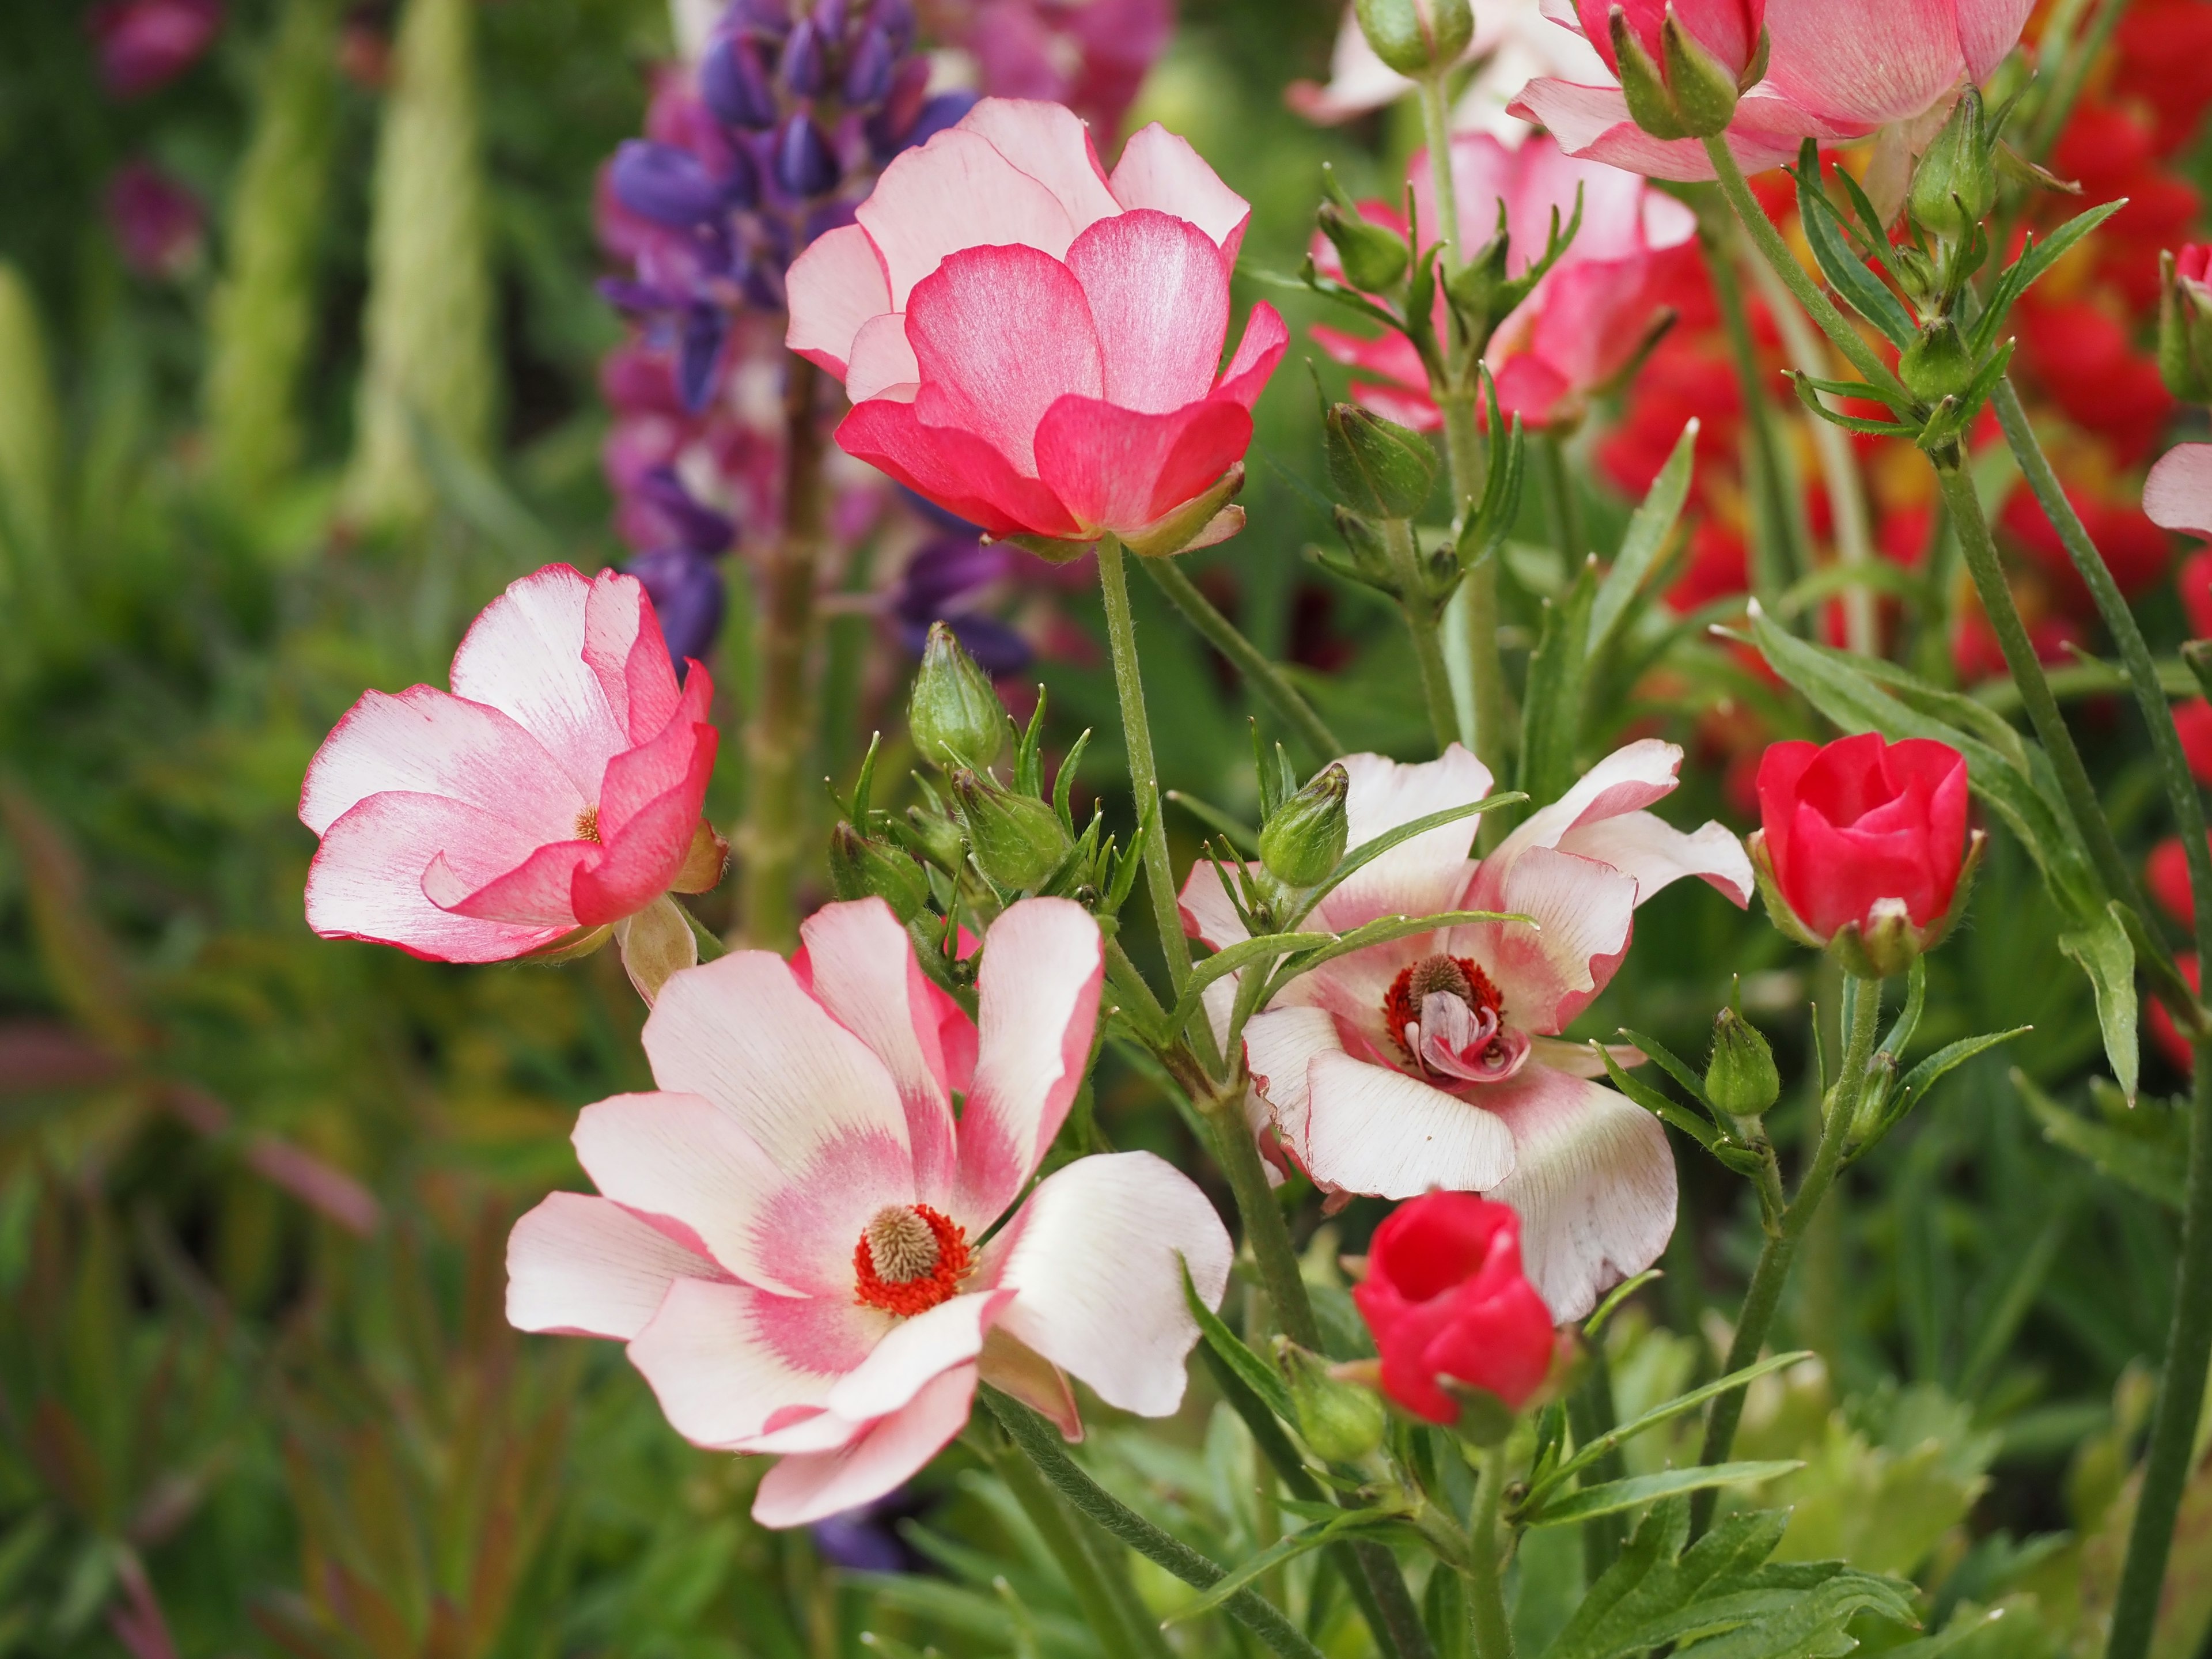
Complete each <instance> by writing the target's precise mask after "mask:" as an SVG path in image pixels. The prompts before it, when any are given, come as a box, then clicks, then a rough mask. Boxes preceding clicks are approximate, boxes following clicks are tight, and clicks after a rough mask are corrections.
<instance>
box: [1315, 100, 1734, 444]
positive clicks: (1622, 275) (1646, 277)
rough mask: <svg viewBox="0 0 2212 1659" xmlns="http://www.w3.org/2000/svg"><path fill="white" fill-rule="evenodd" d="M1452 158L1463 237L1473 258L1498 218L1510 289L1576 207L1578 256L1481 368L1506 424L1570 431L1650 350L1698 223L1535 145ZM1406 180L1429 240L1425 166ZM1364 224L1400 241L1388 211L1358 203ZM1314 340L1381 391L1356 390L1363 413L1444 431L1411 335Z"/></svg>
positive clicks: (1462, 144)
mask: <svg viewBox="0 0 2212 1659" xmlns="http://www.w3.org/2000/svg"><path fill="white" fill-rule="evenodd" d="M1451 149H1452V187H1453V193H1454V195H1455V197H1457V206H1458V209H1459V222H1460V227H1461V232H1462V236H1463V237H1464V238H1465V240H1467V242H1468V246H1470V247H1474V246H1480V244H1481V243H1482V242H1484V241H1486V240H1488V239H1489V238H1490V236H1491V235H1492V234H1493V230H1494V228H1495V227H1496V226H1497V224H1498V215H1499V211H1500V210H1501V209H1502V210H1504V219H1505V230H1506V234H1507V236H1508V237H1509V238H1510V259H1509V261H1508V263H1507V266H1506V271H1507V274H1508V275H1509V276H1519V275H1520V274H1521V273H1522V271H1524V270H1528V267H1529V266H1530V265H1531V264H1534V263H1535V262H1536V261H1537V260H1538V259H1539V258H1542V257H1543V253H1544V249H1545V244H1546V240H1547V235H1548V233H1549V231H1550V229H1551V225H1552V216H1553V214H1555V213H1556V214H1557V215H1558V216H1559V223H1560V225H1561V226H1562V227H1564V226H1565V225H1566V224H1567V223H1568V222H1569V221H1571V219H1572V218H1573V216H1574V212H1575V204H1576V201H1577V194H1578V193H1579V197H1580V199H1581V202H1582V210H1583V219H1582V227H1581V229H1580V230H1579V232H1577V234H1576V236H1575V239H1574V241H1573V243H1572V244H1571V246H1569V247H1568V249H1567V252H1565V254H1564V255H1563V256H1562V257H1561V258H1560V260H1559V264H1556V265H1554V266H1553V268H1552V270H1550V272H1549V273H1547V275H1546V276H1545V277H1544V279H1543V281H1542V282H1541V283H1538V284H1537V285H1536V288H1535V289H1534V292H1533V293H1531V294H1530V295H1528V298H1527V299H1526V300H1524V301H1522V303H1521V304H1520V305H1519V306H1518V307H1516V308H1515V309H1514V311H1513V312H1512V313H1511V314H1510V315H1509V316H1507V317H1506V318H1505V319H1504V320H1503V321H1502V322H1501V323H1499V325H1498V328H1497V330H1496V331H1495V332H1494V333H1493V334H1492V336H1491V339H1490V343H1489V346H1488V348H1487V349H1486V352H1485V354H1484V357H1485V361H1486V362H1487V363H1488V364H1489V366H1490V369H1491V373H1492V374H1493V375H1494V376H1495V377H1496V378H1497V382H1498V405H1499V407H1500V409H1501V410H1503V412H1504V413H1505V414H1507V415H1518V416H1521V418H1522V421H1523V422H1527V423H1528V424H1529V425H1531V426H1551V425H1554V424H1559V425H1571V424H1572V423H1573V422H1575V421H1577V420H1578V419H1579V418H1580V417H1581V416H1582V413H1583V409H1584V407H1585V405H1586V403H1587V401H1588V399H1589V396H1590V395H1591V394H1592V393H1593V392H1596V391H1597V390H1598V389H1599V388H1600V387H1601V386H1605V385H1607V383H1608V382H1610V381H1612V380H1614V379H1616V378H1617V377H1618V376H1619V375H1620V374H1621V373H1622V372H1623V371H1624V370H1626V369H1627V368H1629V367H1630V366H1631V365H1632V363H1633V362H1635V361H1636V358H1637V356H1638V353H1639V352H1641V351H1642V350H1643V349H1645V348H1646V347H1647V346H1648V345H1649V343H1650V339H1651V335H1652V330H1653V326H1654V324H1655V321H1656V320H1657V317H1656V313H1657V312H1658V310H1659V306H1660V296H1661V295H1662V291H1663V288H1664V285H1665V277H1666V272H1665V271H1664V270H1663V269H1662V258H1663V257H1664V256H1665V255H1666V253H1667V252H1668V250H1670V249H1674V248H1683V249H1687V247H1688V245H1689V244H1690V243H1691V241H1692V239H1693V238H1694V237H1695V236H1696V234H1697V228H1698V222H1697V216H1695V215H1694V214H1692V212H1691V211H1690V210H1689V209H1687V208H1686V207H1684V206H1683V205H1682V204H1680V202H1677V201H1675V200H1674V198H1673V197H1668V196H1665V195H1662V194H1661V193H1660V192H1659V191H1656V190H1654V189H1652V188H1651V187H1650V185H1647V184H1645V183H1644V180H1643V179H1640V178H1638V176H1637V175H1636V174H1634V173H1624V172H1622V171H1621V170H1620V168H1618V167H1606V166H1602V165H1601V164H1599V163H1597V162H1594V161H1577V160H1575V159H1574V158H1573V157H1571V156H1570V155H1566V154H1565V152H1564V151H1562V150H1561V149H1559V145H1558V144H1556V143H1553V141H1552V140H1551V139H1550V138H1547V137H1541V136H1539V137H1534V138H1531V139H1529V140H1528V143H1525V144H1523V145H1522V146H1521V147H1520V148H1519V149H1507V148H1506V147H1505V146H1504V144H1502V143H1499V142H1498V140H1497V139H1495V138H1493V137H1490V136H1489V135H1488V134H1486V133H1464V134H1462V135H1461V136H1459V137H1455V138H1454V139H1453V140H1452V147H1451ZM1407 183H1408V184H1409V185H1410V186H1411V187H1412V189H1413V199H1414V207H1415V211H1416V212H1417V213H1418V214H1419V217H1420V222H1421V224H1422V225H1424V226H1425V227H1429V228H1433V227H1434V226H1435V225H1436V224H1437V211H1436V197H1435V186H1434V184H1433V182H1432V175H1431V171H1430V167H1429V158H1428V152H1426V151H1425V150H1424V151H1421V152H1420V153H1419V154H1417V155H1415V156H1414V157H1413V161H1411V162H1410V163H1409V164H1408V167H1407ZM1360 211H1361V213H1362V214H1363V215H1364V216H1366V217H1368V218H1370V219H1372V220H1374V221H1375V222H1377V223H1380V224H1387V225H1389V227H1390V228H1392V229H1393V230H1395V231H1397V232H1399V233H1400V234H1404V232H1405V229H1406V224H1405V221H1404V219H1403V217H1402V216H1401V215H1400V214H1399V213H1398V212H1397V211H1396V210H1395V209H1393V208H1391V207H1389V205H1388V204H1384V203H1381V202H1363V203H1362V204H1360ZM1314 254H1315V259H1316V264H1319V265H1320V266H1321V267H1322V269H1323V270H1326V271H1328V273H1329V274H1330V275H1333V276H1339V277H1340V276H1341V275H1342V272H1341V268H1340V266H1339V265H1338V264H1337V261H1336V258H1335V250H1334V248H1333V247H1331V246H1329V244H1328V240H1327V239H1326V238H1323V237H1320V236H1318V235H1317V236H1316V239H1315V247H1314ZM1436 323H1437V328H1438V330H1439V331H1444V330H1448V329H1449V326H1450V320H1449V313H1448V311H1447V309H1446V307H1445V303H1444V300H1443V295H1441V294H1439V295H1437V319H1436ZM1313 336H1314V341H1315V343H1316V344H1317V345H1319V346H1320V347H1321V348H1322V350H1324V351H1326V352H1328V354H1329V356H1332V357H1334V358H1335V359H1336V360H1337V361H1338V362H1340V363H1348V364H1350V365H1351V366H1352V368H1355V369H1358V370H1361V371H1364V373H1367V374H1373V375H1376V376H1377V377H1379V380H1378V381H1370V382H1355V383H1354V384H1353V386H1352V393H1353V396H1354V397H1356V398H1358V400H1359V401H1360V402H1362V403H1364V404H1367V405H1368V406H1369V407H1370V408H1371V409H1373V410H1376V413H1378V414H1382V415H1385V416H1389V418H1391V419H1392V420H1395V421H1398V422H1402V423H1404V424H1406V425H1408V426H1412V427H1414V428H1418V429H1419V430H1422V431H1433V430H1435V429H1436V428H1437V427H1438V426H1440V425H1441V424H1442V418H1443V417H1442V416H1440V415H1439V414H1438V413H1437V407H1436V405H1435V404H1433V403H1432V402H1431V401H1430V398H1429V392H1428V376H1427V373H1426V371H1425V369H1424V368H1423V367H1422V364H1421V360H1420V355H1419V353H1418V352H1416V351H1415V350H1414V349H1413V345H1412V343H1410V342H1409V341H1408V340H1407V338H1406V337H1405V336H1404V335H1402V334H1399V333H1396V332H1385V333H1384V334H1383V335H1382V336H1381V337H1379V338H1376V339H1363V338H1361V337H1358V336H1357V335H1352V334H1346V333H1344V332H1342V331H1340V330H1337V329H1333V328H1327V327H1316V328H1315V330H1314V331H1313ZM1439 337H1443V336H1442V334H1441V333H1440V334H1439Z"/></svg>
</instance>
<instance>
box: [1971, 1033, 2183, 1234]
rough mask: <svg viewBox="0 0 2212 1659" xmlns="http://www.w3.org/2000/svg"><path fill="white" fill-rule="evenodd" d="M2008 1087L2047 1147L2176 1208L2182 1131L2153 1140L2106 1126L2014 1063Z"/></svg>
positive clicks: (2179, 1198)
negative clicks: (2054, 1096)
mask: <svg viewBox="0 0 2212 1659" xmlns="http://www.w3.org/2000/svg"><path fill="white" fill-rule="evenodd" d="M2012 1085H2013V1087H2014V1088H2015V1089H2017V1090H2019V1091H2020V1097H2021V1099H2022V1100H2024V1101H2026V1102H2027V1109H2028V1110H2029V1111H2031V1112H2033V1114H2034V1115H2035V1121H2037V1122H2038V1123H2039V1124H2041V1125H2042V1126H2043V1138H2044V1139H2045V1140H2048V1141H2049V1142H2051V1145H2052V1146H2063V1147H2064V1148H2065V1149H2066V1150H2067V1151H2068V1152H2072V1153H2073V1154H2075V1157H2077V1158H2086V1159H2087V1161H2088V1162H2089V1163H2091V1164H2094V1165H2095V1166H2096V1167H2097V1169H2098V1170H2099V1171H2100V1172H2101V1173H2102V1174H2104V1175H2106V1176H2111V1177H2112V1179H2113V1180H2115V1181H2118V1182H2121V1183H2123V1184H2124V1185H2125V1186H2129V1187H2132V1188H2135V1189H2136V1191H2137V1192H2139V1193H2142V1194H2144V1195H2146V1196H2147V1197H2150V1198H2154V1199H2156V1200H2158V1201H2159V1202H2160V1203H2161V1204H2163V1205H2165V1206H2166V1207H2167V1208H2169V1209H2172V1210H2174V1211H2176V1212H2179V1210H2180V1208H2181V1205H2182V1198H2183V1182H2182V1171H2183V1170H2185V1169H2186V1168H2187V1167H2188V1151H2189V1147H2188V1135H2187V1131H2186V1130H2185V1129H2182V1130H2180V1132H2179V1133H2166V1134H2164V1135H2163V1136H2161V1137H2160V1138H2157V1139H2154V1138H2153V1137H2152V1136H2151V1135H2149V1134H2147V1133H2130V1132H2129V1131H2128V1130H2125V1129H2121V1128H2118V1127H2114V1126H2112V1125H2111V1124H2107V1123H2097V1122H2093V1121H2091V1120H2090V1119H2088V1118H2086V1117H2083V1116H2082V1115H2081V1114H2080V1113H2078V1112H2069V1111H2068V1110H2067V1109H2066V1108H2064V1107H2063V1106H2061V1105H2060V1104H2059V1103H2057V1101H2055V1100H2053V1099H2052V1098H2051V1097H2050V1096H2049V1095H2047V1094H2045V1093H2044V1091H2042V1090H2041V1089H2039V1088H2038V1087H2036V1085H2034V1084H2033V1082H2031V1081H2030V1080H2029V1079H2028V1076H2027V1073H2025V1072H2022V1071H2021V1070H2020V1069H2019V1068H2018V1067H2016V1066H2015V1068H2014V1070H2013V1074H2012ZM2158 1121H2159V1120H2156V1119H2152V1118H2148V1117H2146V1118H2145V1119H2144V1127H2146V1128H2147V1127H2149V1125H2151V1124H2152V1123H2155V1122H2158ZM2161 1127H2164V1126H2161Z"/></svg>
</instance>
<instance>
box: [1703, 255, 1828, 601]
mask: <svg viewBox="0 0 2212 1659" xmlns="http://www.w3.org/2000/svg"><path fill="white" fill-rule="evenodd" d="M1698 228H1699V239H1698V240H1699V247H1700V248H1701V249H1702V250H1703V251H1704V253H1705V270H1706V272H1707V273H1708V275H1710V276H1711V278H1712V284H1713V297H1714V299H1715V301H1717V303H1718V305H1719V307H1720V313H1721V323H1722V326H1723V330H1724V331H1725V332H1726V333H1727V335H1728V343H1729V357H1730V358H1732V359H1733V360H1734V362H1735V378H1736V383H1737V384H1738V385H1739V386H1741V388H1742V389H1743V408H1744V416H1745V422H1746V424H1747V426H1748V428H1750V432H1751V456H1752V466H1753V471H1754V472H1755V473H1756V475H1757V479H1756V482H1757V486H1758V500H1759V513H1758V515H1757V516H1758V520H1759V524H1760V525H1761V526H1762V527H1763V528H1764V529H1765V532H1766V534H1765V536H1764V537H1761V538H1759V539H1758V540H1757V541H1755V542H1754V543H1753V547H1752V550H1751V583H1752V592H1753V595H1754V597H1756V598H1757V599H1758V600H1759V603H1760V604H1762V605H1765V606H1767V607H1768V608H1769V609H1770V610H1771V609H1772V608H1773V605H1774V602H1775V601H1776V600H1777V599H1779V598H1781V596H1782V591H1783V589H1784V587H1786V586H1789V584H1790V582H1791V581H1794V580H1797V579H1798V578H1800V577H1803V576H1808V575H1810V574H1812V571H1813V562H1812V560H1811V558H1810V557H1809V556H1808V555H1807V553H1806V550H1805V543H1804V538H1803V537H1802V534H1801V533H1800V531H1801V529H1802V526H1800V524H1799V522H1798V519H1797V513H1796V504H1795V503H1794V502H1792V501H1791V500H1790V489H1789V485H1788V483H1787V482H1786V481H1787V479H1788V477H1789V474H1788V472H1787V471H1785V470H1784V465H1783V459H1782V439H1781V435H1780V433H1779V432H1778V429H1777V428H1778V424H1779V417H1778V416H1777V415H1776V413H1775V410H1774V400H1773V398H1770V397H1769V396H1767V388H1766V386H1765V377H1764V376H1763V375H1762V374H1760V373H1759V346H1758V343H1757V341H1756V340H1754V339H1753V337H1752V332H1751V312H1750V310H1749V308H1748V307H1747V306H1746V305H1745V304H1744V301H1743V284H1742V283H1741V282H1739V281H1738V280H1737V276H1736V264H1735V253H1734V251H1733V250H1732V249H1731V248H1730V247H1729V240H1730V239H1729V234H1728V232H1727V222H1726V221H1724V220H1723V221H1721V222H1718V223H1716V222H1713V221H1712V220H1711V218H1710V217H1709V216H1705V215H1702V214H1701V215H1700V216H1699V222H1698ZM1770 538H1771V544H1770ZM1778 552H1779V553H1781V554H1782V555H1783V556H1784V558H1783V562H1782V567H1783V568H1781V569H1777V568H1775V557H1774V556H1775V554H1776V553H1778Z"/></svg>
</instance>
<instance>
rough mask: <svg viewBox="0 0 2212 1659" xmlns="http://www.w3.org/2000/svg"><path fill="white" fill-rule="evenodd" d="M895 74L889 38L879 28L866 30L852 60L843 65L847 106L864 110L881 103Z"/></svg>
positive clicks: (896, 62) (896, 55) (896, 69)
mask: <svg viewBox="0 0 2212 1659" xmlns="http://www.w3.org/2000/svg"><path fill="white" fill-rule="evenodd" d="M897 71H898V53H897V52H896V51H895V50H894V49H893V48H892V46H891V42H890V36H889V35H887V34H885V33H884V32H883V30H881V29H879V28H871V29H869V30H868V31H867V32H866V33H864V34H863V35H861V37H860V45H859V46H855V47H854V49H853V58H852V61H851V62H850V63H848V64H846V65H845V101H846V103H848V104H849V105H850V106H852V107H854V109H866V108H868V107H870V106H872V105H874V104H877V103H879V102H881V101H882V100H883V98H884V95H885V94H888V93H889V92H890V89H891V80H892V77H893V76H895V75H896V73H897Z"/></svg>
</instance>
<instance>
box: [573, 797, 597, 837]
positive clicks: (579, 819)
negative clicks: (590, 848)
mask: <svg viewBox="0 0 2212 1659" xmlns="http://www.w3.org/2000/svg"><path fill="white" fill-rule="evenodd" d="M576 839H577V840H578V841H588V842H598V840H599V806H598V805H597V804H596V803H594V804H593V805H590V806H586V808H585V809H584V810H583V811H580V812H579V813H577V814H576Z"/></svg>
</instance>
